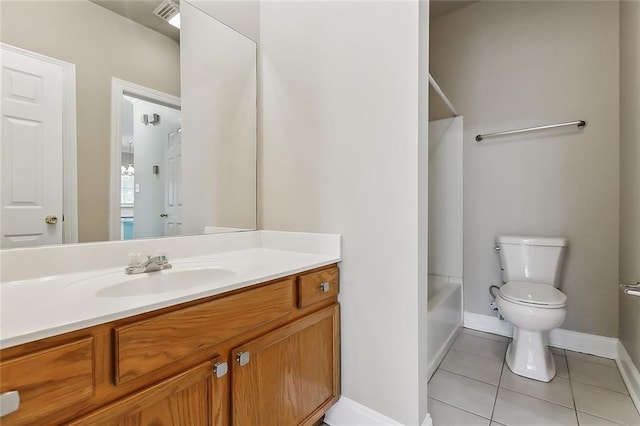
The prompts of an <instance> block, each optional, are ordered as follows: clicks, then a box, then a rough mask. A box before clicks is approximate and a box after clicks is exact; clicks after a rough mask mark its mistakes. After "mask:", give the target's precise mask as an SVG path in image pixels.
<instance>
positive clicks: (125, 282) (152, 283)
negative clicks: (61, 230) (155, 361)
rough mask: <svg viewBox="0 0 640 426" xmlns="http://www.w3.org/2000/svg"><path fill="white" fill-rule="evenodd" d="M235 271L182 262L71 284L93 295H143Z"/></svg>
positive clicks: (181, 287) (219, 279) (222, 277)
mask: <svg viewBox="0 0 640 426" xmlns="http://www.w3.org/2000/svg"><path fill="white" fill-rule="evenodd" d="M237 275H238V272H237V271H236V270H234V269H230V268H227V267H223V266H218V265H206V264H205V265H202V264H198V265H197V266H194V265H189V264H182V265H174V267H173V268H172V269H165V270H163V271H157V272H148V273H141V274H133V275H126V274H125V273H124V272H114V273H110V274H105V275H100V276H96V277H91V278H88V279H84V280H80V281H77V282H75V283H73V286H72V287H75V288H78V287H77V286H80V285H81V286H82V287H83V288H84V289H87V290H89V289H92V290H94V291H95V295H96V296H97V297H130V296H145V295H151V294H160V293H168V292H172V291H180V290H186V289H191V288H195V287H200V286H204V285H214V284H216V283H219V282H223V281H225V280H228V279H230V278H233V277H235V276H237ZM67 288H69V287H67Z"/></svg>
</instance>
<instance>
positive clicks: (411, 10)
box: [258, 1, 428, 425]
mask: <svg viewBox="0 0 640 426" xmlns="http://www.w3.org/2000/svg"><path fill="white" fill-rule="evenodd" d="M423 6H424V5H422V6H419V4H418V2H417V1H402V2H313V1H309V2H264V3H262V4H261V22H260V31H261V33H260V42H261V46H260V54H261V58H260V61H261V68H262V78H261V83H262V84H261V88H262V93H261V99H262V105H261V109H260V110H261V114H262V116H261V121H262V143H261V145H260V153H259V179H258V182H259V189H258V191H259V202H258V206H259V214H258V217H259V228H260V229H276V230H297V231H312V232H330V233H340V234H342V235H343V239H342V241H343V247H342V249H343V262H342V264H341V279H342V283H341V293H340V302H341V306H342V311H341V320H342V394H343V395H345V396H346V397H348V398H350V399H352V400H354V401H356V402H358V403H360V404H363V405H365V406H367V407H369V408H370V409H373V410H375V411H377V412H378V413H381V414H383V415H385V416H387V417H389V418H392V419H394V420H396V421H398V422H401V423H402V424H408V425H415V424H420V423H421V422H422V420H423V419H424V418H425V417H426V415H427V414H426V411H427V410H426V408H427V407H426V372H427V368H426V330H425V328H426V302H427V297H426V272H427V265H426V241H427V238H426V237H427V217H426V205H427V204H426V194H427V188H426V183H427V174H426V167H425V166H426V161H427V155H428V150H427V140H426V137H427V136H426V129H427V126H426V121H427V117H428V114H427V104H426V102H427V96H426V93H427V92H426V90H427V84H426V81H427V80H426V79H427V72H426V65H427V60H428V57H427V52H428V51H427V50H426V47H425V46H424V43H422V44H420V43H419V39H420V40H421V41H423V42H424V41H426V37H427V35H428V22H424V20H425V19H424V18H425V17H427V16H428V15H425V13H427V14H428V11H426V12H425V10H424V7H423ZM421 48H422V49H423V50H422V51H421ZM419 71H420V72H419ZM422 76H424V77H422ZM421 117H424V118H423V119H422V120H421ZM422 121H424V123H422ZM420 194H422V196H421V195H420ZM423 364H424V365H423Z"/></svg>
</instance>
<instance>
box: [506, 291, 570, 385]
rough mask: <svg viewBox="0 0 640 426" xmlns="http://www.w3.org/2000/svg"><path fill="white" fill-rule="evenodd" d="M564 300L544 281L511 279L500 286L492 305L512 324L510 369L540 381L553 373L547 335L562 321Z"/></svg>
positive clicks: (565, 300)
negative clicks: (543, 282)
mask: <svg viewBox="0 0 640 426" xmlns="http://www.w3.org/2000/svg"><path fill="white" fill-rule="evenodd" d="M566 302H567V297H566V296H565V295H564V294H563V293H562V292H561V291H559V290H557V289H555V288H554V287H553V286H550V285H548V284H542V283H535V282H519V281H512V282H509V283H507V284H505V285H504V286H502V287H501V289H500V292H499V293H498V296H497V298H496V305H497V306H498V310H499V311H500V313H501V314H502V316H503V317H504V318H505V320H506V321H508V322H509V323H511V324H512V325H513V341H512V342H511V343H509V347H508V348H507V355H506V362H507V366H508V367H509V369H510V370H511V371H512V372H514V373H515V374H517V375H519V376H524V377H528V378H531V379H535V380H539V381H543V382H548V381H550V380H551V379H553V378H554V377H555V375H556V366H555V362H554V359H553V355H552V354H551V352H550V351H549V349H548V347H547V345H548V335H549V331H550V330H553V329H554V328H557V327H559V326H560V325H561V324H562V323H563V322H564V320H565V318H566V316H567V309H566Z"/></svg>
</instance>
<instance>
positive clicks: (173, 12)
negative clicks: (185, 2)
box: [153, 0, 180, 23]
mask: <svg viewBox="0 0 640 426" xmlns="http://www.w3.org/2000/svg"><path fill="white" fill-rule="evenodd" d="M153 14H154V15H156V16H158V17H160V18H162V19H164V20H165V21H167V22H169V23H171V20H172V19H174V18H175V17H176V16H178V15H180V6H178V5H177V4H176V3H175V2H173V1H171V0H164V1H163V2H162V3H160V4H159V5H158V7H156V8H155V9H154V10H153Z"/></svg>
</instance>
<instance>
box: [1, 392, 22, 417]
mask: <svg viewBox="0 0 640 426" xmlns="http://www.w3.org/2000/svg"><path fill="white" fill-rule="evenodd" d="M19 407H20V393H19V392H18V391H9V392H4V393H3V394H0V417H4V416H6V415H7V414H11V413H13V412H14V411H16V410H17V409H18V408H19Z"/></svg>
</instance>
